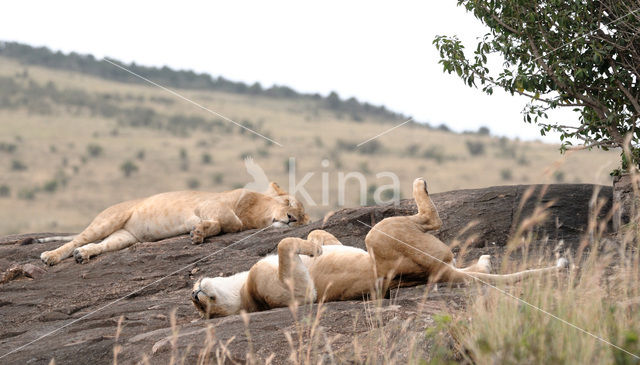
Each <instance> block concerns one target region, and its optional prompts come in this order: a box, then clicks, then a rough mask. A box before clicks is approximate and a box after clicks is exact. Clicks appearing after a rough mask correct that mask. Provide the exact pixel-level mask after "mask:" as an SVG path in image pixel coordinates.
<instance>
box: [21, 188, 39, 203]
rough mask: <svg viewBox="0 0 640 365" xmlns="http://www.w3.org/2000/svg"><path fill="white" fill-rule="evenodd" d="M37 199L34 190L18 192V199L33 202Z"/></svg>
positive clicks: (25, 189) (24, 189) (23, 189)
mask: <svg viewBox="0 0 640 365" xmlns="http://www.w3.org/2000/svg"><path fill="white" fill-rule="evenodd" d="M35 198H36V191H35V190H34V189H27V188H22V189H20V191H18V199H23V200H33V199H35Z"/></svg>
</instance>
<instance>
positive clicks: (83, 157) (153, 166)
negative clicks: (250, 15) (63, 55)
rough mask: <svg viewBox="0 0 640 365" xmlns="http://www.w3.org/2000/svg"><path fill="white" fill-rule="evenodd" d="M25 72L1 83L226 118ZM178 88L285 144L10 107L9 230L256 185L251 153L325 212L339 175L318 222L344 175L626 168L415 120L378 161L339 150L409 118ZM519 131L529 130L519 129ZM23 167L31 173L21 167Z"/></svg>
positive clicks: (406, 177) (456, 178)
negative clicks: (175, 194)
mask: <svg viewBox="0 0 640 365" xmlns="http://www.w3.org/2000/svg"><path fill="white" fill-rule="evenodd" d="M23 70H25V67H24V66H22V65H20V64H18V63H16V62H15V61H12V60H8V59H4V58H0V77H2V76H4V77H11V78H14V79H15V80H16V82H18V83H19V84H20V85H22V87H24V88H28V87H29V84H30V83H35V85H39V87H44V86H45V85H46V84H47V83H48V82H52V83H53V84H54V85H55V86H56V88H57V89H58V90H69V89H76V90H80V91H85V92H86V93H87V94H88V95H90V96H96V95H98V94H100V93H102V94H105V93H108V94H110V95H111V96H115V97H118V98H120V101H113V103H114V105H116V106H118V107H121V108H127V109H131V108H136V107H145V108H149V109H152V110H153V111H155V113H156V115H157V116H159V117H167V118H168V117H170V116H173V115H181V116H186V117H193V116H197V117H202V118H205V119H206V120H208V121H209V120H214V119H216V118H215V117H214V116H212V115H210V114H208V113H206V112H204V111H202V110H200V109H198V108H196V107H194V106H193V105H191V104H189V103H186V102H182V101H180V100H178V99H175V98H173V97H172V96H171V95H169V94H167V93H165V92H163V91H162V90H159V89H157V88H152V87H147V86H145V85H135V84H122V83H116V82H110V81H106V80H103V79H98V78H94V77H90V76H86V75H82V74H78V73H72V72H65V71H59V70H51V69H47V68H42V67H29V68H28V79H23V78H20V77H18V76H15V75H16V74H18V73H22V71H23ZM179 91H180V92H181V93H183V94H184V95H185V96H187V97H189V98H192V99H193V100H195V101H197V102H200V103H202V104H203V105H205V106H207V107H209V108H211V109H213V110H216V111H217V112H220V113H221V114H223V115H226V116H229V117H231V118H233V119H234V120H237V121H239V122H245V121H249V122H250V123H251V124H252V125H254V126H256V127H257V128H258V130H259V131H260V132H261V133H267V134H268V135H269V136H270V137H271V138H273V139H275V140H276V141H278V142H280V143H282V144H283V145H284V147H278V146H276V145H268V144H267V143H265V141H264V140H262V139H261V138H259V137H255V138H254V137H252V136H251V135H250V134H248V133H244V134H243V133H241V132H240V129H239V128H237V127H234V126H232V125H230V124H229V123H228V122H224V123H225V124H224V126H223V127H216V128H215V129H213V130H211V131H208V130H205V129H193V130H189V131H188V132H187V133H180V134H176V133H172V132H170V131H168V130H166V129H153V128H140V127H131V126H127V125H122V124H121V123H119V119H122V117H111V118H107V117H105V116H102V115H100V114H95V115H94V114H92V113H91V112H90V110H88V109H86V108H83V107H75V106H69V105H63V104H59V103H57V104H56V103H51V105H52V110H51V113H48V114H42V113H35V112H33V110H31V109H28V108H27V107H16V108H0V144H2V143H5V144H13V145H15V150H14V151H13V152H7V151H2V150H0V188H1V187H2V186H6V187H8V188H9V190H10V192H9V196H8V197H2V196H0V234H9V233H25V232H35V231H59V232H62V231H68V232H77V231H79V230H81V229H82V228H84V227H85V226H86V225H87V224H88V223H89V221H90V217H93V216H95V215H96V214H97V213H99V212H100V211H101V210H102V209H104V208H106V207H107V206H109V205H111V204H114V203H116V202H119V201H122V200H125V199H131V198H137V197H143V196H148V195H151V194H154V193H158V192H162V191H169V190H181V189H187V188H188V187H189V186H190V185H191V186H194V184H195V185H199V186H198V189H206V190H216V191H221V190H226V189H231V188H235V187H239V186H243V185H245V184H246V183H248V182H250V181H251V177H250V176H249V175H248V174H247V173H246V172H245V170H244V165H243V161H242V158H241V156H242V155H252V156H253V157H254V159H255V161H256V162H257V163H258V164H260V165H261V166H262V167H263V169H264V170H265V172H266V173H267V175H268V176H269V178H270V179H271V180H275V181H278V182H280V184H281V185H282V186H283V187H287V186H288V185H289V181H288V177H287V174H286V171H285V161H286V160H287V159H288V158H289V157H292V156H293V157H296V159H297V179H298V181H299V180H300V179H302V177H303V176H304V175H305V174H306V173H307V172H314V175H313V177H312V178H311V179H310V181H309V183H308V184H306V187H307V190H308V191H309V193H310V195H311V197H312V198H313V199H314V200H315V202H316V203H318V204H321V202H322V190H321V174H322V173H323V172H325V173H328V177H329V197H330V199H329V204H327V205H319V206H316V207H311V206H309V209H308V210H309V211H310V213H311V215H312V217H313V218H314V219H319V218H321V217H322V216H324V214H325V213H327V212H328V211H330V210H333V209H335V208H336V207H337V199H338V194H337V186H338V172H350V171H360V172H362V173H364V174H365V176H366V177H367V183H368V185H370V186H372V185H377V186H382V185H386V184H389V183H390V182H391V181H390V180H389V179H388V178H380V179H378V178H376V173H378V172H382V171H390V172H393V173H395V174H397V176H398V177H399V178H400V181H401V182H402V181H411V180H413V179H414V178H415V177H416V176H428V177H429V181H430V188H431V191H432V192H438V191H447V190H452V189H460V188H479V187H486V186H493V185H501V184H516V183H548V182H555V181H561V182H570V183H573V182H582V183H599V184H607V185H608V184H610V180H609V177H608V171H609V170H611V169H612V168H614V167H615V165H616V163H617V161H618V156H617V155H616V154H615V153H613V152H609V153H606V152H601V151H590V152H589V151H583V152H576V153H573V154H571V155H568V156H560V154H559V153H558V146H555V145H548V144H542V143H538V142H521V141H511V140H504V139H503V140H501V139H499V138H496V137H489V136H480V135H470V134H469V135H460V134H453V133H448V132H443V131H438V130H429V129H426V128H422V127H417V126H411V125H410V124H407V125H405V126H403V127H401V128H398V129H396V130H394V131H393V132H392V133H389V134H386V135H384V136H383V137H381V138H379V139H377V140H376V141H377V142H378V143H380V147H379V150H377V151H375V153H373V154H363V153H361V151H359V150H358V149H349V148H339V146H338V142H337V141H338V140H343V141H344V142H346V143H347V144H357V143H359V142H362V141H364V140H366V139H368V138H370V137H373V136H375V135H377V134H379V133H381V132H383V131H385V130H387V129H388V128H390V127H391V126H393V125H397V124H399V123H401V122H402V121H381V120H379V119H377V118H376V116H373V115H371V116H369V115H363V116H362V119H363V120H362V121H360V122H357V121H355V120H353V119H351V117H350V116H348V115H341V114H340V113H336V112H335V111H331V110H329V109H327V108H326V107H325V106H324V105H320V104H318V102H315V101H311V100H291V99H274V98H267V97H251V96H247V95H237V94H228V93H220V92H206V91H191V90H179ZM18 96H19V95H18ZM162 98H164V99H162ZM33 99H34V98H31V99H30V100H33ZM35 99H37V98H35ZM154 100H165V101H163V102H158V101H154ZM166 100H169V101H166ZM381 122H386V123H381ZM514 127H517V128H519V127H523V125H522V124H521V123H520V122H519V121H514ZM225 128H226V129H225ZM469 141H470V142H475V143H480V144H482V145H483V146H484V154H481V155H475V156H474V155H472V154H471V153H470V151H469V150H468V147H467V142H469ZM89 145H99V146H101V147H102V153H101V154H100V155H98V156H96V157H92V156H91V155H90V153H89V152H88V150H87V148H88V146H89ZM364 146H366V145H364ZM364 146H363V147H364ZM181 150H184V151H186V154H187V156H186V158H181V156H180V154H181ZM140 151H144V152H143V153H144V157H143V159H139V158H138V154H139V153H140ZM204 154H209V155H210V156H211V159H212V163H210V164H205V163H203V162H202V161H203V157H202V156H203V155H204ZM325 158H326V159H328V160H329V162H330V164H329V167H327V168H325V167H323V166H322V165H321V161H322V160H323V159H325ZM14 160H15V161H19V162H20V163H22V164H23V165H24V166H26V169H24V170H15V169H13V168H12V164H13V161H14ZM127 160H130V161H132V162H133V163H134V164H136V165H137V167H138V169H139V170H138V171H137V172H134V173H132V175H131V177H129V178H127V177H125V176H124V174H123V172H122V171H121V169H120V166H121V165H122V164H123V163H124V162H125V161H127ZM554 161H559V162H558V164H559V165H560V166H559V168H558V170H557V172H556V173H545V169H546V167H547V166H549V165H551V164H553V162H554ZM594 166H599V167H598V168H594ZM52 181H58V183H57V186H55V187H54V189H53V191H51V192H47V191H45V186H46V185H47V184H48V183H49V184H51V182H52ZM400 186H401V187H402V189H403V190H402V191H401V195H402V197H409V196H410V191H409V190H408V186H409V184H403V183H401V184H400ZM49 187H50V188H51V187H52V186H51V185H49ZM367 188H369V187H367ZM357 196H358V186H357V184H355V181H352V184H351V185H349V188H348V191H347V197H348V198H347V201H346V203H347V206H357V205H360V202H359V199H358V198H357ZM307 205H309V204H307Z"/></svg>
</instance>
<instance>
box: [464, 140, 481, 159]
mask: <svg viewBox="0 0 640 365" xmlns="http://www.w3.org/2000/svg"><path fill="white" fill-rule="evenodd" d="M467 150H469V154H471V156H480V155H484V142H482V141H467Z"/></svg>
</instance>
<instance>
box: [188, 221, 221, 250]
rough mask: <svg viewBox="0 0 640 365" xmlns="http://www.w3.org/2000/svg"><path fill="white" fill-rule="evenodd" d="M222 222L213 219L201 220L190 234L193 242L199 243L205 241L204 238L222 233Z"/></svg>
mask: <svg viewBox="0 0 640 365" xmlns="http://www.w3.org/2000/svg"><path fill="white" fill-rule="evenodd" d="M220 230H221V227H220V222H218V221H217V220H213V219H208V220H201V221H200V222H198V223H197V224H196V225H195V226H194V227H193V229H192V230H191V232H190V233H189V235H190V236H191V243H193V244H194V245H199V244H201V243H202V242H204V239H205V238H207V237H210V236H215V235H217V234H218V233H220Z"/></svg>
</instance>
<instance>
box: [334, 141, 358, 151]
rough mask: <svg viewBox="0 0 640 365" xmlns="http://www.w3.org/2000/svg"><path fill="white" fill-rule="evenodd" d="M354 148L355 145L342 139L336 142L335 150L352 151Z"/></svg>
mask: <svg viewBox="0 0 640 365" xmlns="http://www.w3.org/2000/svg"><path fill="white" fill-rule="evenodd" d="M356 147H357V144H356V143H353V142H349V141H345V140H344V139H338V140H337V141H336V149H338V150H343V151H353V150H354V149H355V148H356Z"/></svg>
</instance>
